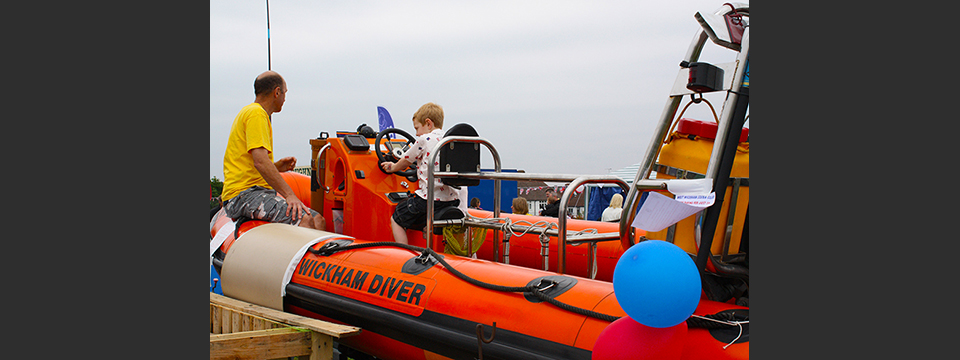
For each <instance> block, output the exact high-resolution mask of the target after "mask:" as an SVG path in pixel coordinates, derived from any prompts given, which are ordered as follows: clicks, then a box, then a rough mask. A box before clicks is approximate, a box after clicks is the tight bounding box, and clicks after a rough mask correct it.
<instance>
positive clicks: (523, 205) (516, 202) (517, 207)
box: [510, 196, 530, 215]
mask: <svg viewBox="0 0 960 360" xmlns="http://www.w3.org/2000/svg"><path fill="white" fill-rule="evenodd" d="M510 210H511V211H513V213H514V214H520V215H530V211H529V209H528V208H527V199H524V198H522V197H519V196H518V197H515V198H513V204H511V205H510Z"/></svg>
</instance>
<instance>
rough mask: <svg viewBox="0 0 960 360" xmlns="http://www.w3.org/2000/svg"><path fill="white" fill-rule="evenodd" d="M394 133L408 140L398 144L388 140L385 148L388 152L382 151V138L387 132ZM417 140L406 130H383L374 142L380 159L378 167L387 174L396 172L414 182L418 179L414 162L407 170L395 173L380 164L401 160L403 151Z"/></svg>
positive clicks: (374, 147) (375, 150)
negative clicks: (387, 170) (384, 168)
mask: <svg viewBox="0 0 960 360" xmlns="http://www.w3.org/2000/svg"><path fill="white" fill-rule="evenodd" d="M394 133H395V134H400V135H402V136H403V137H405V138H407V142H406V143H405V144H403V145H398V144H397V143H396V142H393V141H389V140H387V141H386V143H385V145H386V146H384V148H386V149H387V151H386V152H384V151H382V150H381V149H382V148H381V146H380V143H381V140H380V139H383V137H384V136H385V135H387V134H394ZM388 139H389V138H388ZM416 141H417V139H415V138H414V137H413V136H412V135H410V134H409V133H407V132H406V131H403V130H402V129H398V128H389V129H386V130H383V131H381V132H380V133H378V134H377V139H376V141H374V143H373V149H374V150H373V152H375V153H377V159H378V160H380V161H379V162H378V163H377V167H378V168H380V171H382V172H383V173H385V174H396V175H399V176H403V177H406V178H407V180H410V181H414V182H415V181H417V168H416V167H415V166H414V165H412V164H411V165H410V167H408V168H407V169H406V170H403V171H397V172H393V173H388V172H386V171H385V170H383V167H381V166H380V164H383V163H384V162H387V161H392V162H397V161H400V156H401V155H403V153H404V152H406V151H407V149H409V148H410V146H412V145H413V143H415V142H416Z"/></svg>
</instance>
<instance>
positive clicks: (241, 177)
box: [220, 71, 326, 230]
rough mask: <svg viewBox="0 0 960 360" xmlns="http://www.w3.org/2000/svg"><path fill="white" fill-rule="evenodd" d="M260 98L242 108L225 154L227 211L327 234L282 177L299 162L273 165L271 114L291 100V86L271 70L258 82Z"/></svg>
mask: <svg viewBox="0 0 960 360" xmlns="http://www.w3.org/2000/svg"><path fill="white" fill-rule="evenodd" d="M253 88H254V94H255V95H256V100H255V101H254V102H253V103H252V104H250V105H247V106H245V107H243V109H241V110H240V113H239V114H237V117H236V119H234V120H233V126H232V127H231V129H230V137H229V138H228V139H227V149H226V151H225V152H224V155H223V192H222V193H221V195H220V197H221V199H222V200H223V202H224V206H223V207H224V211H226V213H227V215H228V216H230V217H231V218H233V219H238V218H240V217H245V218H248V219H256V220H266V221H270V222H279V223H286V224H291V225H299V226H303V227H307V228H313V229H318V230H324V229H325V228H326V221H325V220H324V218H323V216H321V215H320V214H319V213H317V212H316V211H314V210H312V209H310V208H308V207H307V206H306V205H304V204H303V202H301V201H300V199H298V198H297V195H296V194H295V193H294V192H293V189H291V188H290V185H288V184H287V183H286V182H285V181H284V180H283V177H281V176H280V173H281V172H284V171H290V170H293V168H294V167H295V166H296V165H297V159H296V158H294V157H292V156H290V157H285V158H282V159H280V160H278V161H276V162H274V161H273V128H272V124H271V115H272V114H273V113H275V112H280V110H281V109H282V108H283V103H284V102H285V101H286V93H287V83H286V81H284V80H283V77H281V76H280V74H277V73H276V72H274V71H267V72H264V73H263V74H260V76H257V79H256V80H255V81H254V83H253Z"/></svg>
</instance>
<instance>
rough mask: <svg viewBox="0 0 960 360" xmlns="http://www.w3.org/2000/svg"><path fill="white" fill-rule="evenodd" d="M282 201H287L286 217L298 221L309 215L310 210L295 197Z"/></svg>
mask: <svg viewBox="0 0 960 360" xmlns="http://www.w3.org/2000/svg"><path fill="white" fill-rule="evenodd" d="M284 200H286V201H287V216H290V218H292V219H299V218H301V217H303V215H305V214H309V213H310V209H309V208H307V206H306V205H304V204H303V202H302V201H300V199H298V198H297V197H296V196H291V197H287V198H284Z"/></svg>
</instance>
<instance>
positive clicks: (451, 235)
mask: <svg viewBox="0 0 960 360" xmlns="http://www.w3.org/2000/svg"><path fill="white" fill-rule="evenodd" d="M731 14H736V15H737V16H739V17H740V18H741V19H742V18H743V17H745V16H748V14H749V8H748V6H747V5H741V4H737V5H736V6H734V5H725V6H723V7H721V8H720V9H718V10H717V11H716V12H715V13H714V14H707V16H706V18H711V17H719V18H724V17H729V16H730V15H731ZM697 19H698V21H699V22H700V26H701V32H700V34H698V35H697V37H695V38H694V43H693V45H691V48H690V49H691V50H690V51H688V54H687V56H686V57H685V58H684V61H683V62H682V63H681V69H680V74H679V75H678V78H677V79H678V80H677V81H678V83H677V84H675V85H674V88H673V89H672V90H671V95H670V99H669V101H668V105H667V106H666V107H665V109H664V113H663V116H662V118H661V120H660V123H659V124H658V127H657V129H656V131H655V133H656V134H657V135H655V137H654V142H653V143H652V144H651V146H650V148H649V149H648V152H647V155H646V157H645V158H644V160H643V162H642V163H641V165H640V169H639V170H638V174H637V177H636V178H635V179H633V181H632V182H631V183H630V184H629V185H628V184H627V182H626V181H623V180H622V179H619V178H614V177H610V176H596V177H564V176H558V177H555V178H554V177H547V176H541V175H540V174H513V175H510V174H502V173H500V164H499V156H498V155H497V154H496V151H495V150H494V148H493V147H492V144H489V143H488V142H486V140H484V139H482V138H481V137H479V136H478V135H476V132H473V133H472V134H461V133H450V132H448V133H447V135H446V137H445V138H444V141H443V142H441V144H440V145H438V148H437V149H436V151H434V153H435V155H434V156H437V155H436V154H440V155H439V156H440V158H442V160H441V168H443V170H442V171H439V172H437V173H433V172H430V174H429V176H431V177H433V178H435V179H440V180H441V181H444V182H445V183H448V184H450V185H457V186H473V185H475V184H476V183H477V181H479V180H481V179H493V180H495V181H499V180H500V179H509V178H510V177H511V176H513V177H517V176H529V177H531V178H532V179H535V180H536V179H540V180H543V179H564V180H566V181H567V182H569V183H571V184H573V185H571V186H569V187H568V192H569V191H571V190H572V189H573V188H576V185H577V184H580V183H586V182H606V183H613V184H617V185H620V186H621V187H622V188H624V190H628V191H627V192H626V194H625V195H626V196H624V209H625V210H624V211H623V214H624V216H623V219H621V222H620V223H604V222H597V221H584V220H573V219H556V218H545V217H537V216H526V215H514V214H499V212H490V211H482V210H473V209H470V210H467V211H466V212H458V211H451V212H446V211H445V212H439V213H436V214H435V215H434V216H433V217H430V218H429V219H428V225H427V227H425V228H424V230H407V237H408V239H409V242H410V244H409V245H405V244H397V243H395V242H393V236H392V232H391V229H390V216H391V215H392V214H393V212H394V208H395V207H396V206H397V204H398V203H400V202H401V201H403V200H404V199H406V198H407V197H409V196H412V193H413V191H414V190H415V189H416V186H417V180H416V178H415V177H414V176H411V174H412V173H411V172H403V173H400V174H387V173H384V172H382V171H381V170H380V167H379V165H378V164H379V163H380V162H382V161H384V159H385V158H389V157H390V156H396V154H398V153H399V151H402V147H403V146H406V145H407V144H409V143H411V142H412V141H413V138H412V137H411V136H409V134H405V133H403V132H402V131H396V132H397V133H399V134H400V135H403V136H401V138H399V139H390V138H388V137H385V136H384V135H385V134H386V133H388V132H391V130H387V131H382V132H380V133H379V134H377V135H376V137H375V138H373V137H368V136H364V135H362V132H361V131H359V129H358V132H338V133H337V135H336V136H334V137H330V136H329V135H328V134H327V133H321V136H320V137H318V138H317V139H311V140H309V143H310V144H311V146H312V150H313V152H312V159H311V175H310V176H306V175H301V174H296V173H290V172H288V173H284V174H282V175H283V178H284V180H285V181H286V182H287V183H288V184H290V185H291V187H292V188H293V190H294V192H295V193H296V195H297V197H298V198H300V199H301V200H302V201H303V202H304V203H305V204H306V205H307V206H309V207H310V208H312V209H314V210H316V211H318V212H320V213H321V214H322V215H323V216H324V218H325V220H326V231H319V230H312V229H306V228H301V227H298V226H292V225H285V224H271V223H266V222H263V221H258V220H247V221H242V219H238V220H234V219H230V218H228V217H226V216H225V214H224V212H223V211H222V210H221V211H220V212H219V213H217V214H216V215H214V217H213V218H212V219H211V222H210V236H211V245H210V250H211V254H212V255H211V256H212V263H213V266H214V268H215V269H216V270H217V272H218V274H219V275H220V280H219V284H220V286H221V288H222V291H223V294H224V295H226V296H229V297H232V298H236V299H240V300H244V301H247V302H251V303H255V304H258V305H262V306H266V307H271V308H274V309H277V310H281V311H286V312H291V313H296V314H300V315H304V316H308V317H312V318H317V319H322V320H327V321H332V322H336V323H343V324H349V325H352V326H357V327H360V328H361V329H362V332H361V334H359V335H357V336H353V337H348V338H343V339H340V342H339V345H338V346H340V347H341V350H342V351H346V350H347V349H349V350H350V351H357V352H359V354H363V355H362V356H363V357H371V356H372V357H376V358H377V359H396V360H411V359H416V360H419V359H424V360H427V359H477V358H482V359H583V360H587V359H615V358H623V356H624V355H623V354H624V353H617V354H614V353H616V352H617V351H618V349H620V348H621V347H622V348H623V349H624V351H627V350H626V349H627V348H630V350H629V351H630V352H629V355H628V356H629V357H630V358H637V359H651V358H674V359H711V360H713V359H749V308H748V307H747V306H742V305H738V302H739V301H740V299H738V297H737V296H733V297H730V296H723V297H718V296H717V295H716V292H715V291H714V290H715V288H716V287H724V286H727V287H730V286H729V285H730V284H738V283H740V282H742V283H743V284H746V283H747V273H748V272H747V270H746V262H745V261H744V260H745V252H746V248H747V237H746V234H747V233H748V232H747V231H746V230H747V227H748V225H747V216H746V214H747V209H748V205H749V197H748V196H749V192H748V191H747V190H748V181H747V180H748V174H749V173H748V166H749V165H748V162H747V159H746V158H745V156H743V154H744V151H743V150H745V149H746V150H748V149H749V146H748V145H749V144H748V143H747V142H746V141H747V138H746V135H744V138H741V137H740V135H741V132H742V133H743V134H746V131H743V130H742V127H743V124H744V121H745V115H744V109H745V108H746V106H747V104H748V103H749V88H748V87H749V77H748V76H749V71H748V70H747V69H748V66H749V65H748V64H749V63H748V61H747V60H748V57H747V50H748V49H749V46H748V44H749V28H747V29H746V30H744V29H741V33H740V34H738V37H737V41H736V43H731V42H730V41H727V39H728V38H729V36H722V34H721V35H718V31H720V32H725V31H731V29H729V28H725V29H713V28H712V27H711V24H712V23H713V22H712V21H707V20H702V21H701V19H705V17H704V15H702V14H700V13H698V14H697ZM708 20H709V19H708ZM740 21H743V20H740ZM707 41H711V42H713V43H715V44H717V45H720V46H723V47H726V48H729V49H733V50H735V52H736V53H737V61H736V62H734V63H732V64H725V65H721V66H713V65H711V64H707V63H702V62H698V57H699V54H700V48H702V47H703V46H704V45H705V44H706V43H707ZM725 74H726V75H725ZM712 91H727V92H728V95H727V100H726V102H725V103H724V105H723V107H724V109H731V110H729V111H722V113H723V116H722V117H719V118H718V120H717V121H716V122H715V124H716V125H714V126H712V127H711V126H704V125H702V124H699V123H696V124H695V123H693V122H692V121H690V120H684V121H682V122H679V118H680V117H679V116H675V115H676V111H677V109H678V108H679V104H680V102H681V99H682V98H683V97H685V96H687V95H691V99H695V95H696V94H701V93H703V92H712ZM701 99H702V96H701ZM681 115H682V112H681ZM675 118H676V119H678V120H675ZM674 123H678V124H680V127H679V128H678V130H677V132H671V130H672V128H673V126H672V124H674ZM704 127H709V128H710V129H713V130H710V131H704V130H702V128H704ZM694 128H696V129H694ZM469 129H470V130H471V131H472V128H469ZM691 129H694V130H691ZM451 131H452V129H451ZM711 131H712V132H711ZM669 139H673V140H672V141H669ZM447 141H449V142H447ZM714 142H716V143H714ZM454 145H456V149H457V150H454ZM481 145H482V146H486V147H488V148H489V149H490V150H491V152H492V153H493V158H494V160H495V162H496V163H495V166H494V168H495V171H494V172H481V171H480V166H479V155H478V154H479V151H480V150H479V149H480V147H481ZM448 146H449V149H450V150H449V151H447V150H446V148H447V147H448ZM703 149H710V150H711V151H710V152H708V153H705V154H701V153H696V152H695V151H693V150H696V151H700V150H703ZM738 149H739V150H738ZM738 151H739V153H738ZM465 158H470V159H476V162H475V163H474V162H472V161H473V160H469V161H466V160H464V161H461V160H463V159H465ZM451 161H453V162H456V164H455V165H454V166H453V167H452V168H451V167H450V164H449V163H450V162H451ZM658 161H659V162H658ZM460 165H465V166H463V167H461V168H459V169H458V168H457V167H458V166H460ZM653 172H656V176H653ZM538 176H539V177H538ZM697 178H700V179H707V180H709V181H710V182H711V183H712V184H713V187H714V188H715V189H726V191H717V192H716V203H715V204H714V205H712V206H709V207H707V208H706V210H705V211H703V212H702V213H701V214H700V215H696V216H695V217H691V218H689V219H685V220H683V221H680V222H677V223H675V225H674V226H672V227H670V228H664V229H663V230H658V229H654V230H657V231H649V232H647V231H643V230H639V229H636V228H634V227H633V226H631V224H632V222H633V221H634V219H635V217H636V214H637V213H638V209H641V208H642V206H643V201H644V196H643V195H642V194H644V193H647V192H651V191H657V192H660V193H662V194H665V195H669V194H670V192H669V191H668V190H669V189H670V188H671V187H670V186H671V184H684V182H685V181H689V180H691V179H697ZM496 186H497V188H496V191H495V193H499V182H497V185H496ZM568 195H569V193H565V194H564V196H565V197H566V196H568ZM565 201H566V198H564V200H562V202H561V208H562V207H564V206H565ZM432 206H433V205H432V203H430V207H428V209H432ZM431 227H432V229H431ZM457 234H461V235H457ZM584 234H585V235H584ZM700 234H711V235H710V236H701V235H700ZM458 236H462V237H458ZM465 239H466V240H469V241H476V242H480V245H479V247H475V246H474V247H471V244H470V243H469V242H467V243H465V244H461V245H458V247H461V246H462V247H461V248H466V249H468V252H471V251H469V250H471V249H473V248H475V249H476V251H475V253H474V254H472V255H474V256H459V255H455V254H453V253H449V252H448V251H446V250H449V249H448V245H451V243H450V242H451V241H458V244H459V241H462V240H465ZM561 239H565V240H564V241H560V240H561ZM714 239H717V240H714ZM649 240H664V241H665V242H669V243H673V244H674V245H676V246H675V247H676V248H677V249H679V250H677V251H679V252H680V254H681V255H680V256H681V257H682V258H683V259H685V261H690V260H688V259H687V257H690V258H691V259H693V260H694V261H692V262H693V263H695V266H691V268H696V272H697V273H698V274H699V275H700V278H699V279H702V280H703V289H702V292H701V296H700V297H699V299H698V302H696V303H695V309H694V310H692V314H691V315H690V316H689V317H688V318H687V315H684V318H686V320H685V321H684V320H682V318H681V320H680V323H679V324H677V325H674V326H669V327H666V328H658V327H653V326H650V327H648V326H641V328H638V329H639V330H638V331H635V332H628V331H625V330H621V329H622V327H619V326H618V324H622V323H621V321H622V320H631V319H629V318H627V317H628V316H627V313H626V311H625V310H624V309H625V308H628V306H621V304H624V305H630V306H629V307H630V308H633V304H631V302H632V301H633V299H631V298H627V299H623V301H624V302H623V303H621V302H620V299H618V297H617V294H615V292H614V282H613V281H614V280H613V278H614V277H615V276H614V273H615V270H616V267H617V266H618V263H620V262H621V261H620V260H621V257H623V258H628V257H626V256H624V253H628V252H629V251H631V250H630V248H631V247H633V246H636V245H637V244H641V243H644V242H645V241H649ZM651 243H654V242H653V241H650V242H648V243H645V244H651ZM658 243H661V244H662V243H664V242H658ZM671 246H672V245H671ZM637 248H643V246H642V245H641V246H637ZM715 279H721V280H722V281H719V282H717V281H716V280H715ZM716 284H720V285H716ZM697 289H698V287H696V286H695V287H694V290H697ZM744 291H745V290H743V289H739V290H736V291H734V292H744ZM621 294H623V293H621ZM695 294H696V293H694V295H695ZM652 295H654V296H655V297H656V296H660V295H664V294H663V292H656V293H653V294H652ZM741 299H745V296H744V297H741ZM739 303H741V304H745V303H744V302H739ZM691 309H693V307H691ZM628 310H629V309H628ZM687 314H690V313H689V312H688V313H687ZM631 321H632V320H631ZM611 339H615V340H611ZM611 344H613V345H611ZM611 346H613V349H614V350H613V352H611V350H610V349H611ZM354 358H358V357H356V356H354ZM360 358H362V357H360Z"/></svg>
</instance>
